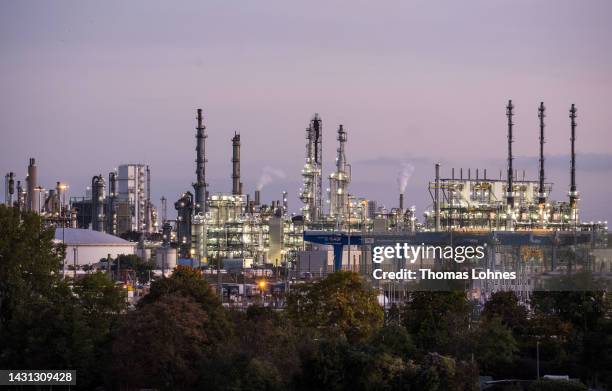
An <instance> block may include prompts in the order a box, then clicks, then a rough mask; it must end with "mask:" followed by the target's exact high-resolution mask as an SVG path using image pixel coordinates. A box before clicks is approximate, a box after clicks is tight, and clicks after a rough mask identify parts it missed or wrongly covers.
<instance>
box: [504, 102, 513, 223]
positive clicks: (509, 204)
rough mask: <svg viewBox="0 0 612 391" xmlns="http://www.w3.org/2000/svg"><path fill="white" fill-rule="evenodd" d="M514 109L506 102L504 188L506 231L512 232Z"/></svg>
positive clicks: (510, 103)
mask: <svg viewBox="0 0 612 391" xmlns="http://www.w3.org/2000/svg"><path fill="white" fill-rule="evenodd" d="M513 109H514V105H513V104H512V100H509V101H508V106H506V116H507V117H508V184H507V187H506V214H507V215H506V229H507V230H512V229H513V228H514V184H513V176H514V172H513V169H512V161H513V159H514V158H513V157H512V142H513V139H512V125H514V124H513V123H512V117H513V116H514V113H513V112H512V110H513Z"/></svg>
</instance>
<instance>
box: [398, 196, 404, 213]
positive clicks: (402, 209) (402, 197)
mask: <svg viewBox="0 0 612 391" xmlns="http://www.w3.org/2000/svg"><path fill="white" fill-rule="evenodd" d="M399 209H400V212H403V211H404V193H400V195H399Z"/></svg>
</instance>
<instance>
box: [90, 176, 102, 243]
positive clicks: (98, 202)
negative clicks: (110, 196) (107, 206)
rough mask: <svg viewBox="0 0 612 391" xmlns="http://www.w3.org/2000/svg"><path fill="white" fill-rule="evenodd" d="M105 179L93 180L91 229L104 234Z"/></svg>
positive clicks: (96, 177) (99, 177)
mask: <svg viewBox="0 0 612 391" xmlns="http://www.w3.org/2000/svg"><path fill="white" fill-rule="evenodd" d="M103 202H104V178H102V175H98V176H94V177H93V178H91V228H92V229H93V230H94V231H99V232H102V231H103V228H104V204H103Z"/></svg>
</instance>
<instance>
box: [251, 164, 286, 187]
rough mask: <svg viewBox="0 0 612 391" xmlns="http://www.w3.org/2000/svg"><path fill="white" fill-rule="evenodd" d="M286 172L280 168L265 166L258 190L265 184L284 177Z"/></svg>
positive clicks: (258, 183)
mask: <svg viewBox="0 0 612 391" xmlns="http://www.w3.org/2000/svg"><path fill="white" fill-rule="evenodd" d="M285 176H286V175H285V172H284V171H283V170H280V169H278V168H273V167H269V166H266V167H264V168H263V171H262V173H261V176H260V177H259V181H258V182H257V190H261V189H263V188H264V186H266V185H269V184H270V183H272V182H274V181H275V180H277V179H284V178H285Z"/></svg>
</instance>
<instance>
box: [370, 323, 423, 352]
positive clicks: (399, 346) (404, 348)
mask: <svg viewBox="0 0 612 391" xmlns="http://www.w3.org/2000/svg"><path fill="white" fill-rule="evenodd" d="M371 344H372V345H373V346H376V347H377V349H379V350H380V351H381V352H383V353H388V354H390V355H392V356H396V357H400V358H402V359H404V360H406V361H408V360H410V359H411V358H414V356H415V354H416V347H415V346H414V342H412V337H411V336H410V334H409V333H408V331H407V330H406V329H405V328H404V327H402V326H399V325H396V324H391V325H388V326H384V327H382V328H381V329H380V330H378V331H377V332H376V333H375V334H374V336H373V337H372V341H371Z"/></svg>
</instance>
